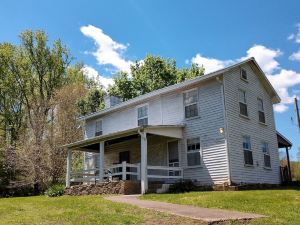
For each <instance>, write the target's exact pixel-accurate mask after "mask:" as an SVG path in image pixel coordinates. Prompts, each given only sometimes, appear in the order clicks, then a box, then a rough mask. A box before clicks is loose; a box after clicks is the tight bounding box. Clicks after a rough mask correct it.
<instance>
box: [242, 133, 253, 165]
mask: <svg viewBox="0 0 300 225" xmlns="http://www.w3.org/2000/svg"><path fill="white" fill-rule="evenodd" d="M243 150H244V162H245V164H246V165H253V156H252V149H251V142H250V137H249V136H246V135H245V136H243Z"/></svg>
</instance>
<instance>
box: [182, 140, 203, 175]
mask: <svg viewBox="0 0 300 225" xmlns="http://www.w3.org/2000/svg"><path fill="white" fill-rule="evenodd" d="M194 138H199V142H200V149H199V150H194V151H188V139H194ZM196 152H199V153H200V165H194V166H189V165H188V159H187V155H188V154H189V153H196ZM185 155H186V167H185V168H187V169H193V168H202V167H203V158H202V157H203V152H202V144H201V138H200V137H199V136H196V137H189V138H186V139H185Z"/></svg>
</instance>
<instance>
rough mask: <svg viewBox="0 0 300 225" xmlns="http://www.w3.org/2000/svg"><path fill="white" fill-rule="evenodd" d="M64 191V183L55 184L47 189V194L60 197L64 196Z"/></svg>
mask: <svg viewBox="0 0 300 225" xmlns="http://www.w3.org/2000/svg"><path fill="white" fill-rule="evenodd" d="M64 192H65V186H64V185H62V184H55V185H52V186H51V187H49V188H48V189H47V190H46V192H45V195H47V196H48V197H58V196H62V195H63V194H64Z"/></svg>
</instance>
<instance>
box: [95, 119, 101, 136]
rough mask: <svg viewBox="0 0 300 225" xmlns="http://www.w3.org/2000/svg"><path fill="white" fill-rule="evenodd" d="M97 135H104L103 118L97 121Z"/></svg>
mask: <svg viewBox="0 0 300 225" xmlns="http://www.w3.org/2000/svg"><path fill="white" fill-rule="evenodd" d="M95 126H96V127H95V136H99V135H102V120H99V121H96V124H95Z"/></svg>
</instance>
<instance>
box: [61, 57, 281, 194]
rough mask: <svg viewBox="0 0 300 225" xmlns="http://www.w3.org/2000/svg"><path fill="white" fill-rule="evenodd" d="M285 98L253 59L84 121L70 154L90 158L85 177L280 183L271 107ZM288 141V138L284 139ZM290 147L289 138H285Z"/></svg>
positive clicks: (113, 105)
mask: <svg viewBox="0 0 300 225" xmlns="http://www.w3.org/2000/svg"><path fill="white" fill-rule="evenodd" d="M279 102H280V98H279V96H278V94H277V93H276V91H275V90H274V88H273V87H272V85H271V84H270V82H269V81H268V79H267V77H266V76H265V74H264V73H263V72H262V70H261V69H260V67H259V66H258V64H257V62H256V61H255V59H254V58H250V59H247V60H245V61H242V62H240V63H237V64H235V65H232V66H229V67H227V68H224V69H221V70H218V71H216V72H213V73H210V74H206V75H203V76H200V77H197V78H195V79H192V80H187V81H185V82H182V83H179V84H175V85H172V86H168V87H165V88H162V89H159V90H156V91H153V92H150V93H148V94H145V95H142V96H139V97H136V98H133V99H131V100H128V101H126V102H121V101H120V100H119V99H118V98H116V97H112V96H111V97H108V98H107V99H106V108H105V109H103V110H101V111H99V112H96V113H93V114H90V115H86V116H84V117H82V118H80V120H82V121H83V122H84V124H85V139H84V140H82V141H78V142H75V143H71V144H68V145H66V146H65V147H67V148H68V160H67V162H68V163H67V164H68V165H67V177H66V179H67V181H66V183H67V186H70V182H71V181H75V178H72V177H71V153H72V151H74V150H79V151H84V152H86V153H85V172H87V173H88V174H86V175H85V176H83V177H81V178H78V177H77V181H82V182H86V181H90V180H91V179H95V181H100V182H101V181H104V180H105V179H107V178H108V177H113V178H116V179H123V180H128V179H131V180H138V181H140V182H141V192H142V193H145V192H147V188H148V182H151V181H162V182H165V183H172V182H174V181H177V180H179V179H189V180H192V181H193V182H195V183H196V184H199V185H217V184H225V185H232V184H241V183H268V184H279V183H280V168H279V166H280V165H279V154H278V141H277V135H278V133H277V132H276V129H275V122H274V113H273V104H276V103H279ZM282 138H284V137H282ZM284 140H286V139H284Z"/></svg>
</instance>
